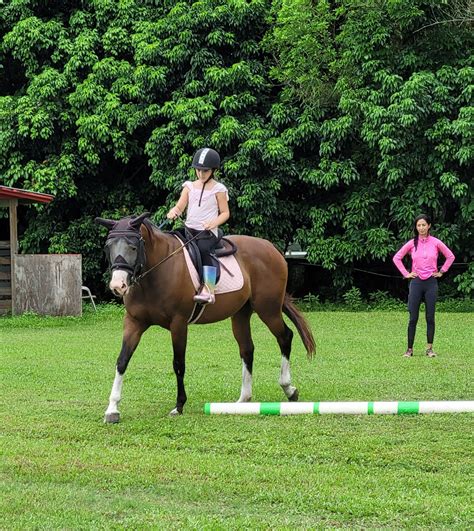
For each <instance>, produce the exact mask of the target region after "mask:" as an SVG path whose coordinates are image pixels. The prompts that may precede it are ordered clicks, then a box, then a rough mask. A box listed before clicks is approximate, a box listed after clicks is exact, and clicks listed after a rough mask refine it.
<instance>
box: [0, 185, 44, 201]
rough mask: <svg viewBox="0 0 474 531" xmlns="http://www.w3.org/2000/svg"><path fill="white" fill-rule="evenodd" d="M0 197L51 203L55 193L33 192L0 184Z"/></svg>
mask: <svg viewBox="0 0 474 531" xmlns="http://www.w3.org/2000/svg"><path fill="white" fill-rule="evenodd" d="M0 199H18V202H19V203H21V204H23V203H51V201H52V200H53V199H54V195H50V194H42V193H40V192H32V191H30V190H23V189H21V188H10V187H9V186H0Z"/></svg>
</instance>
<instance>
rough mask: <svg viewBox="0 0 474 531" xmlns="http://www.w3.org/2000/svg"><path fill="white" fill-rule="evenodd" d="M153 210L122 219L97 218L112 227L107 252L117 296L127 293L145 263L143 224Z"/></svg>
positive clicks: (112, 286) (101, 222) (106, 245)
mask: <svg viewBox="0 0 474 531" xmlns="http://www.w3.org/2000/svg"><path fill="white" fill-rule="evenodd" d="M149 215H150V213H149V212H145V213H143V214H140V215H139V216H131V217H126V218H123V219H121V220H119V221H114V220H111V219H103V218H95V221H96V222H97V223H100V224H101V225H104V227H107V228H108V229H109V234H108V236H107V241H106V242H105V254H106V256H107V260H108V262H109V267H110V270H111V271H112V279H111V281H110V284H109V287H110V289H111V290H112V292H113V293H114V295H116V296H117V297H123V296H124V295H125V293H126V292H127V290H128V288H129V287H130V285H131V284H132V283H133V281H134V280H135V278H136V277H137V276H138V275H139V274H140V273H141V271H142V269H143V267H144V265H145V260H146V256H145V242H144V241H143V238H142V236H141V234H140V226H141V224H142V223H143V221H144V219H145V218H147V217H148V216H149Z"/></svg>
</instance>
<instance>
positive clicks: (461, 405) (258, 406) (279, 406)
mask: <svg viewBox="0 0 474 531" xmlns="http://www.w3.org/2000/svg"><path fill="white" fill-rule="evenodd" d="M472 412H474V400H437V401H434V400H433V401H419V402H242V403H238V402H208V403H206V404H205V405H204V413H205V414H206V415H304V414H316V415H325V414H334V413H335V414H342V415H413V414H420V413H472Z"/></svg>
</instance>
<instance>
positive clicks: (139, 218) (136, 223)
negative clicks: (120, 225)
mask: <svg viewBox="0 0 474 531" xmlns="http://www.w3.org/2000/svg"><path fill="white" fill-rule="evenodd" d="M150 215H151V213H150V212H143V214H140V215H139V216H137V217H136V218H133V219H131V220H130V227H133V228H134V229H137V228H139V227H140V225H141V224H142V223H143V220H144V219H145V218H148V217H150Z"/></svg>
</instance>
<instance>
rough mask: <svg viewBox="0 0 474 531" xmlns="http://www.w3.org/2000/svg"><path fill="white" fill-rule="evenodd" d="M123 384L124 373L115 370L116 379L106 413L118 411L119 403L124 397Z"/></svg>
mask: <svg viewBox="0 0 474 531" xmlns="http://www.w3.org/2000/svg"><path fill="white" fill-rule="evenodd" d="M122 384H123V374H119V372H118V371H117V370H116V371H115V379H114V383H113V385H112V391H111V392H110V397H109V407H108V408H107V409H106V411H105V414H106V415H110V414H111V413H118V412H119V410H118V405H119V402H120V399H121V398H122Z"/></svg>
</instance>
